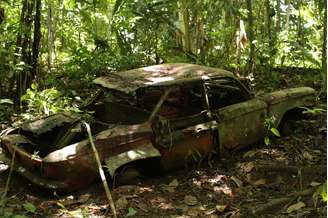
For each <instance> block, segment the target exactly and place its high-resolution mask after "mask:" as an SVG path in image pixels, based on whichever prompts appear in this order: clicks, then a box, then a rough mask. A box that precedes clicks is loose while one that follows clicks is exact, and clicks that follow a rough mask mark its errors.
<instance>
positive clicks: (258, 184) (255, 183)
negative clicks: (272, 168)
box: [254, 179, 266, 186]
mask: <svg viewBox="0 0 328 218" xmlns="http://www.w3.org/2000/svg"><path fill="white" fill-rule="evenodd" d="M265 184H266V180H265V179H259V180H256V181H255V182H254V185H255V186H260V185H265Z"/></svg>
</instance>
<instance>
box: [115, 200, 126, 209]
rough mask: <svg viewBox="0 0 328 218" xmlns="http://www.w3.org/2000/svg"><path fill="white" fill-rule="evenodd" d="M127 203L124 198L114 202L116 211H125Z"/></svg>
mask: <svg viewBox="0 0 328 218" xmlns="http://www.w3.org/2000/svg"><path fill="white" fill-rule="evenodd" d="M128 203H129V202H128V200H126V198H125V197H121V198H119V199H118V200H117V201H116V202H115V206H116V208H117V209H118V210H120V209H125V208H126V207H127V206H128Z"/></svg>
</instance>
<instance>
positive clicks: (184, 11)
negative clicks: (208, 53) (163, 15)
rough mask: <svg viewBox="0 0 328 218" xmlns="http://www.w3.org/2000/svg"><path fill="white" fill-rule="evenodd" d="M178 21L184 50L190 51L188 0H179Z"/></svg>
mask: <svg viewBox="0 0 328 218" xmlns="http://www.w3.org/2000/svg"><path fill="white" fill-rule="evenodd" d="M179 22H180V26H181V32H182V34H183V35H182V44H183V50H184V51H185V52H190V33H189V11H188V0H180V1H179Z"/></svg>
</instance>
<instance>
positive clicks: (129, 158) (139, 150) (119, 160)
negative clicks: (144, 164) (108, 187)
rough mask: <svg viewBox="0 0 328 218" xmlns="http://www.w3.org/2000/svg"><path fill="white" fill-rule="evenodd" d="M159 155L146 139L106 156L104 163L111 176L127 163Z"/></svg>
mask: <svg viewBox="0 0 328 218" xmlns="http://www.w3.org/2000/svg"><path fill="white" fill-rule="evenodd" d="M160 156H161V154H160V152H159V151H158V150H157V149H156V148H155V147H154V146H153V144H152V143H151V141H149V140H146V141H143V142H142V143H141V144H140V145H137V146H134V147H133V148H131V149H129V150H128V151H125V152H122V153H120V154H117V155H114V156H111V157H108V158H106V159H105V163H106V167H107V169H108V172H109V173H110V175H111V176H112V177H113V176H114V175H115V171H116V170H117V169H118V168H120V167H121V166H123V165H125V164H127V163H131V162H134V161H137V160H142V159H147V158H153V157H160Z"/></svg>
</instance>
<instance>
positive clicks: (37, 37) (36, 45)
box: [27, 0, 41, 86]
mask: <svg viewBox="0 0 328 218" xmlns="http://www.w3.org/2000/svg"><path fill="white" fill-rule="evenodd" d="M33 35H34V36H33V48H32V54H33V56H32V69H31V74H30V78H29V79H30V80H29V84H27V85H28V86H30V85H31V83H32V81H33V80H34V79H35V78H36V77H37V75H38V71H39V53H40V41H41V0H36V6H35V16H34V34H33Z"/></svg>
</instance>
